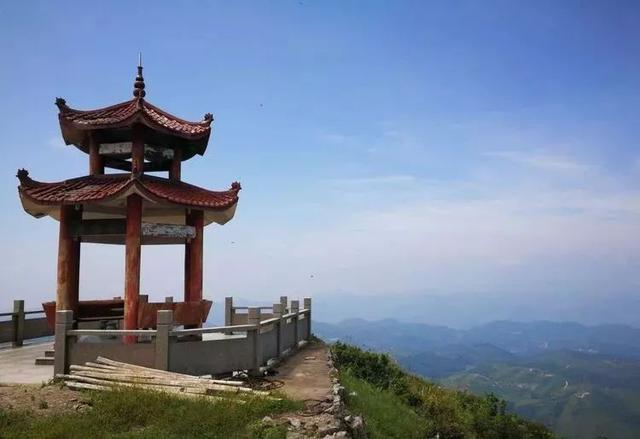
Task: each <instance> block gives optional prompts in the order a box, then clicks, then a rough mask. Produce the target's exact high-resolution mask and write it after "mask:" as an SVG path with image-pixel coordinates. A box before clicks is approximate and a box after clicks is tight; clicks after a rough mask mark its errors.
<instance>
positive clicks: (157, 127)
mask: <svg viewBox="0 0 640 439" xmlns="http://www.w3.org/2000/svg"><path fill="white" fill-rule="evenodd" d="M137 69H138V73H137V75H136V77H135V81H134V84H133V98H132V99H129V100H127V101H124V102H120V103H117V104H114V105H109V106H106V107H102V108H97V109H92V110H78V109H76V108H72V107H70V106H68V105H67V101H66V100H65V99H64V98H61V97H58V98H56V101H55V104H56V106H57V107H58V110H59V114H58V119H59V120H60V128H61V131H62V137H63V138H64V141H65V143H66V144H67V145H71V144H73V145H76V146H77V147H78V148H80V149H81V150H83V151H85V152H88V150H89V146H88V140H87V139H88V138H89V136H87V132H93V131H99V132H100V133H101V134H100V136H101V138H104V136H103V135H104V134H105V133H106V136H107V137H108V136H112V137H113V136H120V135H121V134H117V133H122V132H123V131H122V130H127V129H132V127H133V125H134V124H143V125H146V126H147V127H148V128H150V129H151V130H153V131H154V132H155V133H156V134H157V136H156V138H160V137H162V136H164V140H162V142H164V144H166V145H167V146H174V145H175V146H177V145H181V147H182V148H185V149H183V156H182V157H183V160H187V159H189V158H191V157H193V155H194V154H199V155H203V154H204V153H205V151H206V149H207V144H208V142H209V136H210V134H211V124H212V122H213V114H211V113H206V114H205V115H204V116H203V118H202V119H201V120H199V121H188V120H185V119H182V118H179V117H177V116H174V115H173V114H171V113H169V112H167V111H165V110H163V109H161V108H159V107H157V106H155V105H153V104H152V103H151V102H149V101H147V100H146V99H145V96H146V90H145V89H146V84H145V81H144V75H143V73H142V72H143V66H142V58H140V59H139V62H138V67H137ZM118 141H121V140H119V139H116V140H113V142H118Z"/></svg>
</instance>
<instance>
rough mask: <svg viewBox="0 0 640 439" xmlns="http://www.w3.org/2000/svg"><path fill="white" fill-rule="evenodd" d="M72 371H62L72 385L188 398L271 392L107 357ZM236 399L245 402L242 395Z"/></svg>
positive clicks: (90, 388) (65, 381)
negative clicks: (163, 393)
mask: <svg viewBox="0 0 640 439" xmlns="http://www.w3.org/2000/svg"><path fill="white" fill-rule="evenodd" d="M69 369H70V371H69V372H70V373H69V374H58V375H56V378H59V379H62V380H63V381H64V383H65V385H66V386H67V387H69V388H70V389H75V390H81V389H89V390H113V389H114V388H116V387H135V388H140V389H145V390H155V391H160V392H166V393H171V394H175V395H178V396H183V397H187V398H198V397H206V398H210V399H215V400H220V399H229V396H232V394H235V395H239V396H242V395H259V396H268V395H269V392H265V391H260V390H253V389H251V388H249V387H245V386H244V382H242V381H229V380H214V379H211V377H209V376H205V377H198V376H193V375H185V374H181V373H175V372H167V371H164V370H158V369H152V368H149V367H142V366H137V365H135V364H129V363H122V362H120V361H114V360H110V359H108V358H104V357H98V358H97V359H96V361H95V362H87V363H85V364H84V366H80V365H71V366H70V367H69ZM233 400H235V401H238V402H240V403H242V399H239V398H237V397H234V398H233Z"/></svg>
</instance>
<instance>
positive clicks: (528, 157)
mask: <svg viewBox="0 0 640 439" xmlns="http://www.w3.org/2000/svg"><path fill="white" fill-rule="evenodd" d="M484 155H485V156H489V157H496V158H500V159H503V160H507V161H510V162H513V163H517V164H520V165H526V166H530V167H533V168H537V169H542V170H545V171H552V172H560V173H569V174H583V173H585V172H588V171H590V170H592V167H591V166H590V165H587V164H585V163H581V162H579V161H577V160H574V159H571V158H569V157H565V156H561V155H554V154H549V153H546V152H541V151H519V150H504V151H489V152H486V153H485V154H484Z"/></svg>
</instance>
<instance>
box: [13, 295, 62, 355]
mask: <svg viewBox="0 0 640 439" xmlns="http://www.w3.org/2000/svg"><path fill="white" fill-rule="evenodd" d="M39 314H44V311H43V310H37V311H25V310H24V300H14V301H13V311H12V312H5V313H0V318H9V319H7V320H4V321H0V343H6V342H11V343H12V344H13V346H14V347H19V346H22V344H23V342H24V340H29V339H31V338H38V337H46V336H49V335H53V331H52V330H51V329H50V328H49V326H48V325H47V319H46V318H45V317H36V318H27V316H31V315H39Z"/></svg>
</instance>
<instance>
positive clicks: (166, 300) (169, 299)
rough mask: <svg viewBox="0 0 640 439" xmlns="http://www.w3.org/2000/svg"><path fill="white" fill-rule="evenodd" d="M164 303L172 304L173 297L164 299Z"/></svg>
mask: <svg viewBox="0 0 640 439" xmlns="http://www.w3.org/2000/svg"><path fill="white" fill-rule="evenodd" d="M164 303H173V296H167V297H165V298H164Z"/></svg>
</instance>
